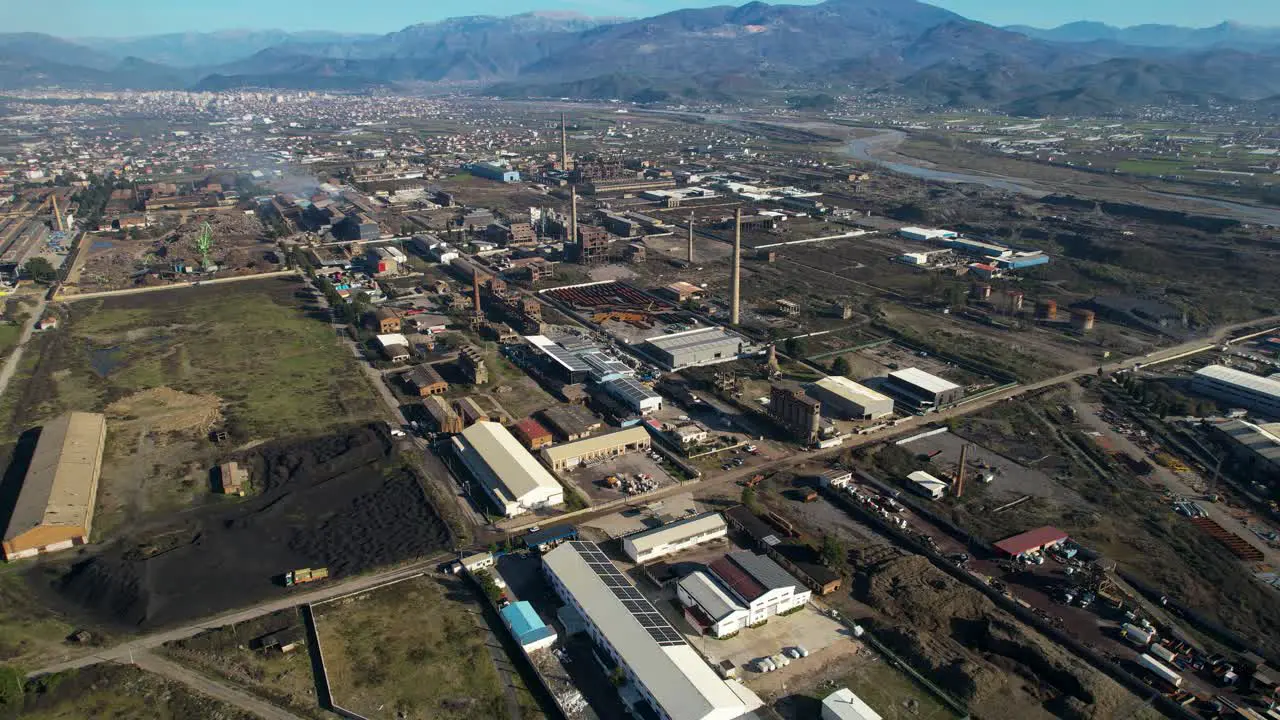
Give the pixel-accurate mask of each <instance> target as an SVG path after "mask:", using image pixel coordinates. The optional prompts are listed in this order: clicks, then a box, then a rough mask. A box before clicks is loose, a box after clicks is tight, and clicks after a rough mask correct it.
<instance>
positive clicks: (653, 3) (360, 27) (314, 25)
mask: <svg viewBox="0 0 1280 720" xmlns="http://www.w3.org/2000/svg"><path fill="white" fill-rule="evenodd" d="M723 4H726V3H717V2H714V0H708V1H707V2H698V1H697V0H694V1H692V2H690V0H476V1H475V2H471V3H468V4H466V5H465V6H458V5H435V6H426V7H424V6H423V4H422V3H418V2H414V1H413V0H388V1H387V2H383V3H379V4H378V5H376V6H371V7H368V8H366V9H365V12H362V13H360V14H358V15H354V16H353V15H352V14H351V13H349V12H347V11H346V10H347V9H348V8H345V7H344V5H345V4H344V3H339V2H337V0H313V1H312V2H310V3H308V5H307V13H306V14H305V16H300V15H299V13H298V12H297V9H296V8H295V7H293V6H290V5H288V4H275V5H268V6H264V5H263V4H262V3H259V2H253V1H252V0H225V2H223V3H219V4H217V5H205V4H199V3H190V4H187V3H171V2H166V1H162V0H129V1H127V2H126V1H124V0H68V3H67V4H66V6H65V7H64V10H65V12H59V13H57V14H56V15H54V14H50V13H49V12H47V10H46V9H45V8H42V7H40V6H34V5H25V6H19V7H15V8H12V9H11V17H10V26H9V29H10V31H11V32H43V33H48V34H52V35H56V36H59V37H67V38H76V37H136V36H145V35H156V34H167V33H183V32H209V31H225V30H277V29H278V30H286V31H332V32H353V33H387V32H394V31H396V30H399V29H401V28H403V27H406V26H409V25H414V24H417V23H422V22H434V21H439V20H443V19H446V18H449V17H459V16H467V15H499V16H503V15H515V14H520V13H525V12H533V11H548V12H576V13H580V14H583V15H590V16H616V17H645V16H652V15H658V14H662V13H666V12H671V11H674V10H678V9H681V8H690V7H710V6H715V5H723ZM777 4H814V3H812V2H807V1H806V0H799V1H798V2H793V3H777ZM933 4H935V5H937V6H939V7H942V8H946V9H948V10H951V11H953V12H956V13H959V14H961V15H964V16H965V17H968V18H971V19H973V20H978V21H980V22H985V23H989V24H992V25H997V26H1001V25H1013V24H1022V25H1032V26H1036V27H1055V26H1058V25H1062V24H1065V23H1069V22H1075V21H1081V20H1088V21H1096V22H1104V23H1107V24H1110V25H1117V26H1122V27H1123V26H1130V25H1140V24H1169V25H1183V26H1191V27H1207V26H1211V25H1216V24H1219V23H1221V22H1224V21H1233V22H1240V23H1244V24H1249V25H1261V26H1275V25H1280V8H1277V6H1276V5H1275V3H1273V2H1271V0H1228V1H1227V2H1221V3H1216V4H1213V5H1205V4H1203V3H1199V2H1197V1H1196V0H1130V2H1125V3H1115V2H1110V1H1109V0H1078V1H1077V2H1075V3H1071V4H1070V5H1062V4H1047V3H1025V2H1021V1H1020V0H934V2H933Z"/></svg>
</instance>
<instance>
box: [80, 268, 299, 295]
mask: <svg viewBox="0 0 1280 720" xmlns="http://www.w3.org/2000/svg"><path fill="white" fill-rule="evenodd" d="M298 274H299V273H298V271H297V270H277V271H275V272H269V273H259V274H257V275H240V276H238V277H229V278H215V279H213V280H196V281H194V282H189V283H175V284H173V285H156V286H154V287H140V288H126V289H124V290H104V291H102V292H92V293H83V294H80V295H63V296H61V297H59V298H58V302H64V303H73V302H77V301H79V300H92V299H94V298H104V297H118V296H120V295H141V294H143V293H153V292H161V291H164V290H182V289H185V288H189V287H196V286H197V285H222V284H226V283H235V282H245V281H246V280H265V279H267V278H274V277H287V276H289V275H298Z"/></svg>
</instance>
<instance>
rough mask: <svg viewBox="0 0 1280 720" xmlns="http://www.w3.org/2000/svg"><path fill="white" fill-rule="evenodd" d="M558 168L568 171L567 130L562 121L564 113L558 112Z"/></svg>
mask: <svg viewBox="0 0 1280 720" xmlns="http://www.w3.org/2000/svg"><path fill="white" fill-rule="evenodd" d="M560 168H561V169H562V170H564V171H565V172H569V130H568V126H566V125H565V122H564V113H560Z"/></svg>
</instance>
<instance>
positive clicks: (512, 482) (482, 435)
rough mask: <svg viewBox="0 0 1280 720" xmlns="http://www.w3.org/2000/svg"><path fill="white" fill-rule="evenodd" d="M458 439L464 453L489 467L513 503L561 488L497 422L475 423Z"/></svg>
mask: <svg viewBox="0 0 1280 720" xmlns="http://www.w3.org/2000/svg"><path fill="white" fill-rule="evenodd" d="M460 437H461V438H462V439H463V440H464V441H465V446H466V450H467V452H469V453H473V454H474V455H475V456H476V457H477V458H478V459H479V460H481V461H482V462H483V463H484V464H485V466H487V467H488V468H489V471H490V472H491V473H492V474H493V476H494V478H495V479H496V480H497V481H498V482H500V483H502V486H503V487H504V488H505V489H506V491H507V492H509V493H511V495H512V496H513V497H512V499H513V500H517V501H518V500H519V499H520V498H522V497H524V496H525V495H527V494H529V493H531V492H534V491H536V490H539V489H548V488H549V489H554V490H557V491H558V490H561V489H562V488H561V487H560V483H558V482H556V479H555V478H553V477H551V473H549V472H547V470H546V468H544V467H542V465H540V464H538V461H537V459H535V458H534V457H533V455H530V454H529V451H528V450H525V449H524V446H523V445H521V444H520V441H519V440H516V439H515V437H514V436H512V434H511V433H510V432H508V431H507V429H506V428H504V427H502V426H501V425H499V424H498V423H495V422H485V421H481V422H478V423H476V424H474V425H472V426H471V427H469V428H467V429H466V430H463V431H462V435H461V436H460Z"/></svg>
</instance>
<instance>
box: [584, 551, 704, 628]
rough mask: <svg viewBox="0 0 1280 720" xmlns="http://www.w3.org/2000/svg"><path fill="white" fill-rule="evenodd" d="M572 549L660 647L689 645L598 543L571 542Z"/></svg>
mask: <svg viewBox="0 0 1280 720" xmlns="http://www.w3.org/2000/svg"><path fill="white" fill-rule="evenodd" d="M569 547H571V548H573V549H574V550H575V551H576V552H577V553H578V555H579V556H580V557H582V559H583V560H584V561H586V563H587V567H589V568H591V571H592V572H594V573H595V575H596V577H598V578H600V581H601V582H602V583H604V585H605V587H607V588H609V591H610V592H612V593H613V595H614V597H616V598H618V601H619V602H620V603H622V606H623V608H625V609H626V611H627V612H628V613H630V614H631V616H632V617H634V618H635V619H636V622H638V623H639V624H640V626H641V627H643V628H644V629H645V631H646V632H648V633H649V636H650V637H652V638H653V639H654V640H655V641H656V642H657V643H658V645H660V646H663V647H671V646H678V645H685V644H686V643H685V639H684V636H683V635H681V634H680V633H679V631H677V630H676V629H675V628H673V627H671V623H669V622H668V621H667V618H666V617H665V616H664V615H663V614H662V613H661V612H659V611H658V609H657V608H656V607H654V606H653V603H651V602H649V599H648V598H647V597H645V596H644V594H643V593H641V592H640V591H639V590H637V589H636V588H635V586H634V585H632V584H631V581H630V580H629V579H627V576H626V575H623V574H622V573H621V572H619V570H618V568H617V566H616V565H614V564H613V562H612V561H610V560H609V558H608V556H607V555H605V554H604V553H603V552H600V548H599V547H597V546H596V544H595V543H591V542H587V541H583V540H571V541H570V542H569Z"/></svg>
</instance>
